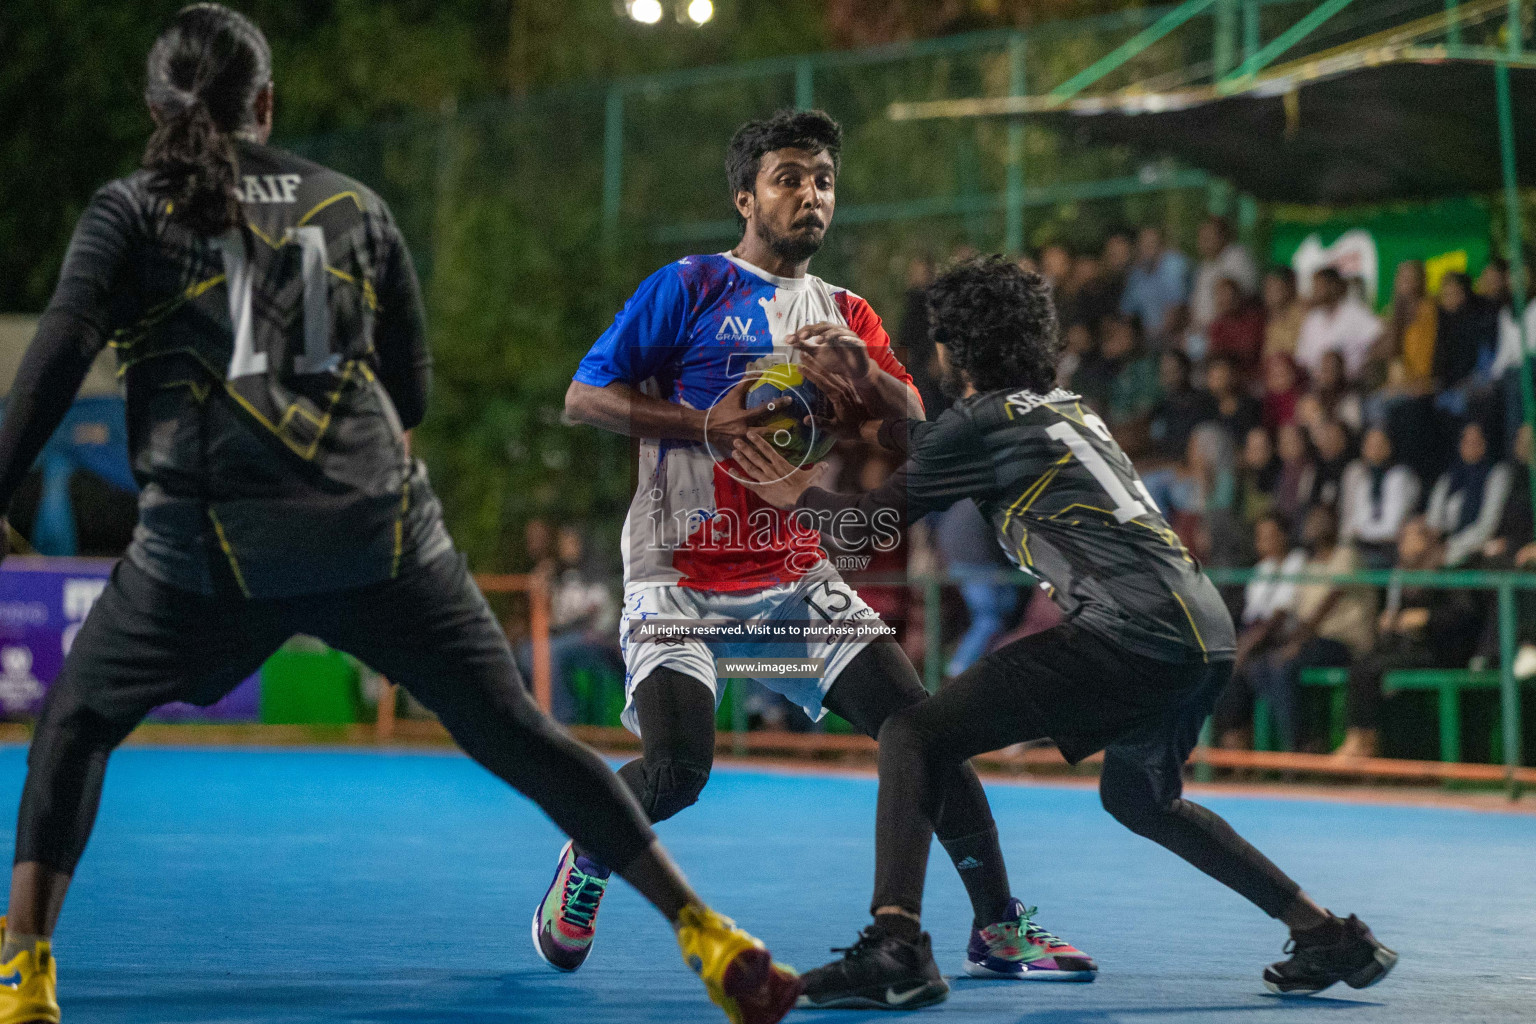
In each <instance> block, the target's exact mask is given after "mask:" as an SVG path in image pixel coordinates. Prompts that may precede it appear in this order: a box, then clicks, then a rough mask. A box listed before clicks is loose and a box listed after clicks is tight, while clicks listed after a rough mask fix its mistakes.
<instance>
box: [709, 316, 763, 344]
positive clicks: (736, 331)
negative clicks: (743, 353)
mask: <svg viewBox="0 0 1536 1024" xmlns="http://www.w3.org/2000/svg"><path fill="white" fill-rule="evenodd" d="M715 340H716V341H756V340H757V336H756V335H754V334H753V333H752V318H751V317H750V316H728V317H725V318H724V319H723V320H721V322H720V330H718V331H716V332H715Z"/></svg>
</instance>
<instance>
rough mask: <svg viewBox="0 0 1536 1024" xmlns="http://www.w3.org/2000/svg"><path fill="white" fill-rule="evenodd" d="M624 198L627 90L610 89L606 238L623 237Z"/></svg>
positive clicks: (606, 107) (605, 167) (605, 176)
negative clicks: (625, 105)
mask: <svg viewBox="0 0 1536 1024" xmlns="http://www.w3.org/2000/svg"><path fill="white" fill-rule="evenodd" d="M623 198H624V90H623V89H622V88H620V87H619V86H617V85H611V86H609V87H608V99H607V101H606V102H605V103H604V106H603V238H604V240H605V241H607V242H609V243H610V244H611V243H612V242H613V241H614V240H615V239H616V238H617V237H618V233H619V204H620V202H621V201H622V200H623Z"/></svg>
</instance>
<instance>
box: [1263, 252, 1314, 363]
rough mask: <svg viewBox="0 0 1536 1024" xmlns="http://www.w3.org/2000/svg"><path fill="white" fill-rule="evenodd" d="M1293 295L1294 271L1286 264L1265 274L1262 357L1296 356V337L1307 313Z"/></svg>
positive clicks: (1297, 297) (1298, 297)
mask: <svg viewBox="0 0 1536 1024" xmlns="http://www.w3.org/2000/svg"><path fill="white" fill-rule="evenodd" d="M1306 312H1307V311H1306V308H1305V307H1304V306H1303V305H1302V302H1301V297H1300V296H1299V295H1297V294H1296V271H1294V270H1292V269H1291V268H1290V267H1287V266H1283V265H1282V266H1278V267H1273V268H1271V269H1270V271H1269V273H1267V274H1265V275H1264V356H1265V358H1266V360H1267V359H1268V357H1270V356H1289V357H1291V358H1293V359H1294V358H1295V356H1296V339H1297V336H1298V335H1300V334H1301V320H1302V317H1304V316H1305V315H1306Z"/></svg>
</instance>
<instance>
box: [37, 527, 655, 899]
mask: <svg viewBox="0 0 1536 1024" xmlns="http://www.w3.org/2000/svg"><path fill="white" fill-rule="evenodd" d="M301 631H302V632H305V633H309V634H312V635H315V636H318V637H320V638H321V639H323V640H325V641H327V642H328V643H330V644H331V645H332V646H334V647H336V648H338V649H341V650H346V651H349V652H351V653H353V654H355V655H357V656H358V657H359V658H361V659H362V660H363V661H364V662H366V663H367V664H369V665H371V666H373V667H374V668H375V669H378V670H379V671H381V672H383V673H384V674H385V675H386V676H388V677H389V678H390V679H391V680H393V681H395V682H397V683H399V684H401V685H402V686H404V687H405V688H406V689H407V690H408V691H410V692H411V693H412V694H413V695H414V696H415V697H416V698H417V699H418V700H420V701H421V702H422V703H423V704H424V705H426V706H427V707H428V708H430V709H431V710H432V711H434V712H435V713H436V714H437V716H438V718H439V719H440V720H441V721H442V723H443V725H444V726H445V727H446V728H447V729H448V731H449V732H450V733H451V734H452V735H453V738H454V739H455V740H456V741H458V743H459V745H460V746H461V747H463V748H464V750H465V751H466V752H468V754H469V755H470V756H471V757H473V758H474V759H475V760H476V761H478V762H480V764H482V765H484V766H485V767H486V768H488V769H489V770H490V771H492V772H494V773H495V774H496V775H498V776H500V777H501V778H502V779H504V780H505V781H506V782H508V783H509V784H510V785H512V786H513V787H514V788H515V789H517V790H518V791H519V792H521V793H522V794H524V795H525V796H527V797H529V798H530V799H532V800H533V801H534V802H535V803H537V804H538V805H539V806H540V807H541V808H543V810H544V812H545V813H546V814H548V815H549V816H550V817H551V818H552V819H554V822H555V824H556V825H558V826H559V827H560V828H561V829H563V830H565V831H566V832H567V833H568V834H569V835H571V836H572V837H573V838H575V839H576V840H577V841H578V842H579V843H581V844H583V847H584V848H586V849H591V850H595V851H598V852H599V853H600V854H601V855H602V856H603V857H604V858H605V859H606V860H607V861H608V863H610V864H612V865H614V866H615V867H616V868H619V869H623V868H625V867H627V866H628V865H629V864H630V863H631V861H633V860H634V858H635V857H636V856H638V855H639V854H640V853H642V852H644V851H645V850H646V849H647V848H648V847H649V846H650V845H651V844H652V843H653V842H654V841H655V835H654V833H652V832H651V829H650V827H649V825H648V824H647V822H646V820H645V818H644V816H643V815H642V814H641V812H640V808H639V807H637V806H636V805H635V801H634V799H633V798H632V797H631V796H630V793H629V790H628V789H627V788H626V787H624V786H623V785H621V784H620V783H619V780H618V779H616V778H615V777H614V775H613V773H612V772H611V771H609V770H608V768H607V766H606V765H605V764H604V763H603V761H602V759H601V758H599V757H598V756H597V755H596V754H595V753H593V752H592V751H591V750H589V749H587V748H586V747H584V746H583V745H581V744H580V743H578V742H577V741H576V740H574V739H572V738H571V737H570V736H569V735H567V734H566V733H565V732H564V731H563V730H562V729H560V727H559V726H557V725H555V724H554V723H553V722H551V721H550V720H549V719H548V718H547V717H545V716H544V715H543V714H542V713H541V712H540V711H539V709H538V707H537V706H536V705H535V704H534V702H533V700H532V699H531V698H530V697H529V696H528V693H527V690H526V688H525V687H524V686H523V683H522V679H521V678H520V677H519V676H518V673H517V668H516V666H515V665H514V664H513V661H512V652H511V650H510V649H509V648H508V646H507V641H506V636H505V634H504V633H503V632H502V629H501V625H500V623H498V622H497V621H496V618H495V616H494V615H493V614H492V613H491V610H490V608H489V607H488V606H487V605H486V603H485V599H484V598H483V597H481V596H480V592H479V591H478V590H477V589H476V588H475V585H474V583H473V581H471V579H470V578H469V575H468V573H467V572H465V570H464V566H463V560H462V559H461V558H459V557H458V556H456V555H454V556H450V557H444V558H440V559H437V560H436V561H435V562H433V563H432V564H431V565H429V566H424V567H420V568H416V569H412V570H410V571H408V572H406V573H403V574H402V575H401V577H400V578H398V579H395V580H390V581H387V582H385V583H380V584H376V585H374V586H370V587H362V588H358V589H356V590H350V591H342V592H338V593H329V594H317V595H314V596H311V597H302V598H292V599H284V600H280V601H248V600H243V599H239V598H208V597H204V596H202V595H198V594H189V593H186V592H184V591H179V590H176V589H174V588H171V587H167V586H165V585H164V584H162V583H160V582H159V581H158V580H155V579H154V578H153V577H150V576H148V575H147V574H145V573H144V572H142V571H141V570H139V569H137V568H136V567H135V566H134V565H133V564H132V563H131V562H128V561H126V560H124V561H123V562H122V563H121V564H120V565H119V566H118V568H117V571H116V572H115V574H114V575H113V578H112V582H111V584H110V585H109V586H108V587H107V589H106V591H105V592H104V593H103V594H102V596H101V598H100V599H99V600H98V601H97V602H96V605H95V607H93V608H92V609H91V613H90V616H89V617H88V618H87V619H86V622H85V625H84V626H83V627H81V630H80V633H79V635H78V636H77V637H76V638H75V642H74V645H73V646H72V647H71V649H70V653H69V657H68V658H67V659H66V660H65V664H64V670H63V672H62V673H61V675H60V677H59V679H58V681H57V682H56V683H55V685H54V686H53V688H52V689H51V690H50V691H49V694H48V699H47V701H46V703H45V705H44V707H43V713H42V716H41V717H40V718H39V720H38V724H37V730H36V733H35V735H34V736H33V739H32V747H31V750H30V752H29V753H28V756H27V767H28V771H27V781H26V786H25V788H24V789H23V792H22V800H21V813H20V820H19V822H18V826H17V836H16V862H17V863H25V862H28V861H36V862H39V863H41V864H44V865H46V866H47V867H48V868H50V869H52V870H54V871H58V872H62V873H64V874H72V873H73V872H74V869H75V866H76V863H77V862H78V861H79V859H80V855H81V853H82V851H83V850H84V849H85V844H86V840H87V839H88V838H89V836H90V833H91V828H92V825H93V824H94V822H95V818H96V809H97V805H98V803H99V802H100V799H101V788H102V780H103V777H104V775H105V771H106V764H107V759H108V757H109V755H110V754H111V752H112V750H113V749H114V748H115V747H116V746H117V745H118V744H119V743H121V742H122V740H123V738H124V737H125V736H127V735H128V733H129V732H131V731H132V730H133V728H134V726H136V725H137V724H138V723H139V722H140V721H141V720H142V719H143V717H144V716H145V714H147V713H148V712H149V711H150V710H152V709H153V708H155V707H157V706H159V705H161V704H164V703H167V702H169V701H173V700H192V701H197V702H199V703H211V702H212V701H213V700H215V699H217V698H218V697H219V696H222V695H223V694H224V693H226V692H228V691H229V690H230V689H232V688H233V687H234V686H235V685H237V684H238V683H239V682H240V681H241V680H243V679H245V678H247V677H248V676H249V675H250V674H251V673H252V672H254V671H255V670H256V669H257V667H259V666H260V665H261V663H262V662H263V661H265V660H266V658H267V656H268V655H269V654H271V653H272V651H274V650H276V649H277V647H278V646H279V645H281V644H282V643H283V642H284V641H285V640H287V639H288V637H290V636H292V635H293V634H294V633H296V632H301Z"/></svg>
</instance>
